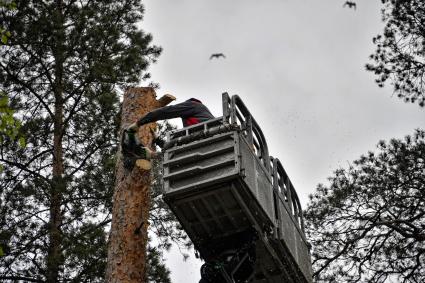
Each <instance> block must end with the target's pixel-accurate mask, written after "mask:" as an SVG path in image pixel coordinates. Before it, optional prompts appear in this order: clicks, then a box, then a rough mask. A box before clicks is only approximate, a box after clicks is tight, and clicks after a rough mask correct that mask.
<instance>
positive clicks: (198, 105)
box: [128, 98, 214, 131]
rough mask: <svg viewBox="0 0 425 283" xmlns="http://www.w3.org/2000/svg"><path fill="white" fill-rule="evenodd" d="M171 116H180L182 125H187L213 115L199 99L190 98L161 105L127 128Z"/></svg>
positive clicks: (131, 128)
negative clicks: (172, 103) (176, 102)
mask: <svg viewBox="0 0 425 283" xmlns="http://www.w3.org/2000/svg"><path fill="white" fill-rule="evenodd" d="M173 118H182V120H183V126H184V127H187V126H191V125H195V124H198V123H201V122H204V121H207V120H210V119H213V118H214V116H213V115H212V114H211V112H210V110H209V109H208V108H207V107H206V106H205V105H204V104H202V102H201V101H200V100H198V99H196V98H190V99H188V100H186V101H185V102H182V103H178V104H175V105H169V106H165V107H161V108H158V109H155V110H153V111H151V112H149V113H147V114H146V115H145V116H143V117H142V118H140V119H139V120H138V121H137V122H135V123H133V124H131V125H130V126H129V127H128V130H133V131H135V130H137V128H138V127H140V126H142V125H144V124H147V123H152V122H156V121H159V120H165V119H173Z"/></svg>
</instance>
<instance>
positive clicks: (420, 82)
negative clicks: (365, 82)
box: [366, 0, 425, 107]
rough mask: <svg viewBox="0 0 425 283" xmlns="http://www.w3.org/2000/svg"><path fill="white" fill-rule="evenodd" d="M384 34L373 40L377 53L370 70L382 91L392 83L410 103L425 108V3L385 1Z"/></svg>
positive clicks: (398, 93)
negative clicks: (388, 83) (385, 85)
mask: <svg viewBox="0 0 425 283" xmlns="http://www.w3.org/2000/svg"><path fill="white" fill-rule="evenodd" d="M382 4H383V8H382V19H383V21H384V23H385V27H384V31H383V33H382V34H379V35H377V36H376V37H375V38H374V39H373V43H374V44H375V45H376V47H377V48H376V51H375V53H374V54H372V55H371V56H370V58H371V59H372V61H373V62H372V63H370V64H367V65H366V69H367V70H369V71H372V72H374V73H375V74H376V75H377V77H378V78H377V79H376V82H377V83H378V85H379V86H380V87H383V86H384V84H385V83H387V82H390V83H391V84H392V85H393V87H394V93H395V94H396V95H397V96H398V97H400V98H402V99H403V100H404V101H406V102H412V103H418V104H419V105H420V106H421V107H424V106H425V95H424V93H425V61H424V60H425V2H424V1H423V0H407V1H406V0H382Z"/></svg>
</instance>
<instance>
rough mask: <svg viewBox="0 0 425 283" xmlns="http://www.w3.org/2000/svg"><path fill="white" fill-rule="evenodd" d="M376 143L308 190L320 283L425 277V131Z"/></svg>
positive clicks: (309, 224) (310, 230) (308, 220)
mask: <svg viewBox="0 0 425 283" xmlns="http://www.w3.org/2000/svg"><path fill="white" fill-rule="evenodd" d="M378 148H379V152H378V153H373V152H369V153H368V154H367V155H365V156H362V157H361V158H360V159H358V160H356V161H355V162H354V164H353V165H352V166H350V167H349V168H348V169H340V170H337V171H336V172H335V175H334V176H332V177H331V178H329V181H330V184H329V185H327V186H325V185H319V186H318V188H317V191H316V193H315V194H314V195H311V196H310V198H311V199H310V203H309V205H308V208H307V210H306V213H305V218H306V230H307V231H306V232H307V236H308V238H309V240H310V241H311V243H312V246H313V252H312V257H313V268H314V276H315V278H316V281H317V282H395V281H397V282H424V281H425V256H424V255H425V233H424V227H425V178H424V176H425V132H424V131H422V130H417V131H416V132H415V133H414V135H412V136H407V137H406V138H405V139H404V140H397V139H393V140H391V141H390V142H383V141H381V142H380V143H379V144H378ZM394 280H395V281H394Z"/></svg>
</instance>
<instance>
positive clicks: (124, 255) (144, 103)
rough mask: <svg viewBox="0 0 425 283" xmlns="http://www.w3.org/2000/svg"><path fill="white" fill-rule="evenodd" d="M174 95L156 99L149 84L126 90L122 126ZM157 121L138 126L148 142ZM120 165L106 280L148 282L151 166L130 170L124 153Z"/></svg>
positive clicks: (150, 140)
mask: <svg viewBox="0 0 425 283" xmlns="http://www.w3.org/2000/svg"><path fill="white" fill-rule="evenodd" d="M174 99H175V98H174V97H173V96H171V95H165V96H163V97H161V98H160V99H159V100H157V99H156V94H155V91H154V90H153V89H152V88H148V87H138V88H131V89H128V90H127V91H126V92H125V94H124V100H123V106H122V117H121V130H120V134H121V133H122V131H123V130H124V129H125V128H126V127H127V126H128V125H130V124H131V123H133V122H135V121H137V119H139V118H140V117H142V116H143V115H145V114H146V113H147V112H149V111H152V110H154V109H156V108H159V107H163V106H165V105H167V104H168V103H170V102H171V101H173V100H174ZM155 129H156V123H150V124H147V125H145V126H143V127H140V128H139V130H138V136H139V138H140V140H141V141H142V142H143V144H145V145H148V146H149V145H151V144H152V140H153V138H154V137H153V134H152V133H153V132H154V131H155ZM119 156H120V157H119V158H118V161H117V165H116V180H115V192H114V196H113V209H112V224H111V232H110V236H109V243H108V264H107V271H106V282H109V283H118V282H120V283H123V282H129V283H133V282H134V283H135V282H137V283H140V282H145V263H146V245H147V239H148V238H147V229H148V225H149V223H148V216H149V207H150V201H151V200H150V193H149V190H150V184H151V172H150V167H149V166H145V165H146V164H145V163H146V162H145V163H144V162H143V161H138V162H137V165H139V164H141V165H142V166H134V168H133V169H132V170H131V171H129V170H126V169H125V168H124V166H123V162H122V159H121V155H120V154H119Z"/></svg>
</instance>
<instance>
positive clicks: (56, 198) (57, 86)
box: [46, 0, 66, 283]
mask: <svg viewBox="0 0 425 283" xmlns="http://www.w3.org/2000/svg"><path fill="white" fill-rule="evenodd" d="M55 2H56V11H55V13H54V18H53V21H54V22H55V25H56V27H57V29H56V30H55V31H54V32H53V37H54V38H55V43H56V44H55V45H54V46H53V47H52V53H53V57H54V60H55V69H54V74H55V81H54V87H53V92H54V97H55V106H54V107H55V108H54V117H53V120H54V123H53V164H52V182H51V190H50V215H49V218H50V219H49V230H48V231H49V232H48V233H49V247H48V251H47V258H46V266H47V272H46V282H48V283H54V282H57V281H58V278H59V273H60V270H61V267H62V264H63V256H62V232H61V226H62V218H63V216H62V212H61V205H62V194H63V192H64V190H65V186H66V184H65V181H64V180H63V175H64V167H63V148H62V138H63V130H64V129H63V110H64V109H63V107H64V105H63V104H64V101H63V68H64V67H63V64H64V42H65V33H64V29H63V12H62V8H63V7H62V6H63V3H62V0H56V1H55Z"/></svg>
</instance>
